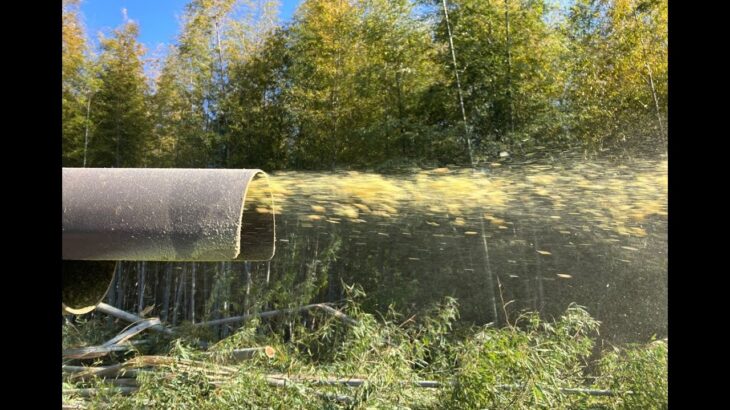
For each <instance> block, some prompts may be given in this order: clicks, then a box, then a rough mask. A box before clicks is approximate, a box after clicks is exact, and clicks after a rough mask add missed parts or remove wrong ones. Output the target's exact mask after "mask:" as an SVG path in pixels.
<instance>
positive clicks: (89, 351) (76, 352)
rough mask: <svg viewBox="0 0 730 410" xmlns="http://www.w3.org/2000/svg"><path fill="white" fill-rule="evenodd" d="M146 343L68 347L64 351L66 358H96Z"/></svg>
mask: <svg viewBox="0 0 730 410" xmlns="http://www.w3.org/2000/svg"><path fill="white" fill-rule="evenodd" d="M142 343H144V341H140V342H128V343H127V344H123V345H113V346H89V347H80V348H76V349H66V350H64V351H63V358H64V359H94V358H97V357H102V356H106V355H108V354H109V353H111V352H123V351H126V350H132V349H133V347H134V346H135V345H139V344H142Z"/></svg>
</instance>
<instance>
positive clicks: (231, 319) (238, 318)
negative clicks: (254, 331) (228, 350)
mask: <svg viewBox="0 0 730 410" xmlns="http://www.w3.org/2000/svg"><path fill="white" fill-rule="evenodd" d="M313 309H320V310H323V311H325V312H327V313H329V314H331V315H332V316H335V317H337V318H338V319H340V320H342V321H343V322H345V323H347V324H349V325H352V326H355V325H357V324H358V321H357V320H355V319H353V318H351V317H349V316H347V315H346V314H344V313H342V312H340V311H339V310H337V309H334V308H332V307H331V306H327V305H325V304H323V303H314V304H311V305H306V306H301V307H298V308H293V309H280V310H270V311H267V312H260V313H253V314H250V315H241V316H232V317H227V318H223V319H217V320H211V321H208V322H200V323H196V324H195V326H215V325H223V324H228V323H236V322H245V321H246V320H249V319H251V318H255V317H258V318H267V317H275V316H281V315H287V314H292V313H299V312H303V311H306V310H313Z"/></svg>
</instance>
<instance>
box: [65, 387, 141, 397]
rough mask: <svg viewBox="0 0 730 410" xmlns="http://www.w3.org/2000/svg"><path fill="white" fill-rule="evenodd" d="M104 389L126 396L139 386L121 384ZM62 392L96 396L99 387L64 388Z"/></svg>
mask: <svg viewBox="0 0 730 410" xmlns="http://www.w3.org/2000/svg"><path fill="white" fill-rule="evenodd" d="M104 390H107V391H109V392H111V393H120V394H122V395H124V396H127V395H130V394H132V393H134V392H136V391H137V390H139V388H138V387H129V386H121V387H109V388H108V389H104ZM63 392H64V393H66V394H73V395H76V396H79V397H93V396H96V395H97V394H99V392H100V389H92V388H88V389H66V390H64V391H63Z"/></svg>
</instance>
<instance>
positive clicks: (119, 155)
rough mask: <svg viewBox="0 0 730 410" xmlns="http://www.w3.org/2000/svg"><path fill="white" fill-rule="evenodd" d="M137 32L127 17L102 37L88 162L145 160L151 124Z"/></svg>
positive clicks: (134, 163) (125, 164)
mask: <svg viewBox="0 0 730 410" xmlns="http://www.w3.org/2000/svg"><path fill="white" fill-rule="evenodd" d="M125 20H126V18H125ZM138 33H139V28H138V26H137V24H136V23H135V22H133V21H131V20H126V21H125V22H124V23H123V24H122V25H121V26H120V27H119V28H117V29H115V30H114V33H113V36H112V37H111V38H108V39H107V38H102V39H101V49H102V53H101V55H100V74H99V81H100V88H99V92H98V93H97V95H96V103H95V106H96V110H95V111H94V112H92V116H91V117H92V120H93V122H94V124H95V133H94V137H93V139H92V140H91V141H90V143H89V165H91V166H98V167H109V166H113V167H138V166H143V165H145V164H146V158H147V152H148V148H149V146H148V144H150V141H151V137H152V128H151V122H150V118H149V113H148V105H147V101H146V98H147V82H146V77H145V74H144V69H143V65H142V55H143V54H144V50H143V48H142V46H141V45H140V44H139V43H138V42H137V35H138Z"/></svg>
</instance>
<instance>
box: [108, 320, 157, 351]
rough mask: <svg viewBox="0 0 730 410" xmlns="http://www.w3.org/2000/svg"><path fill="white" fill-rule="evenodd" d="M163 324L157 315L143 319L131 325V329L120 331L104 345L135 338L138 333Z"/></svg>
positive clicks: (116, 343) (113, 344) (112, 344)
mask: <svg viewBox="0 0 730 410" xmlns="http://www.w3.org/2000/svg"><path fill="white" fill-rule="evenodd" d="M161 325H162V323H161V322H160V319H158V318H156V317H155V318H151V319H142V320H141V321H140V322H139V323H137V324H136V325H134V326H132V327H130V328H129V329H126V330H125V331H123V332H121V333H119V334H118V335H116V336H114V337H113V338H111V339H109V340H108V341H107V342H106V343H104V344H103V345H102V346H115V345H118V344H121V343H124V342H126V341H127V340H129V339H131V338H133V337H134V336H136V335H138V334H139V333H141V332H142V331H144V330H145V329H148V328H150V327H153V326H161Z"/></svg>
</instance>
